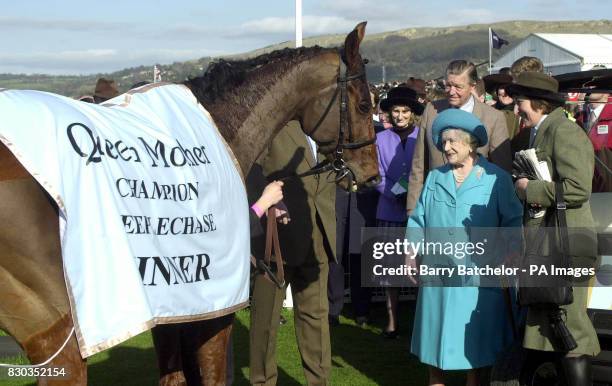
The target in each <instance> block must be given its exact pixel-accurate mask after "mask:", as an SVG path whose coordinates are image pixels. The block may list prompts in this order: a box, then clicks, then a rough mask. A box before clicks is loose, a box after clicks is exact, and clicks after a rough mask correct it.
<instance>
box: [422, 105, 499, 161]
mask: <svg viewBox="0 0 612 386" xmlns="http://www.w3.org/2000/svg"><path fill="white" fill-rule="evenodd" d="M446 129H459V130H463V131H465V132H468V133H470V134H472V135H473V136H474V137H475V138H476V140H477V141H478V147H481V146H484V145H486V144H487V142H488V135H487V130H486V129H485V127H484V125H483V124H482V122H480V119H478V118H477V117H476V116H475V115H474V114H470V113H468V112H467V111H463V110H461V109H452V108H451V109H446V110H444V111H442V112H441V113H440V114H438V116H437V117H436V119H434V121H433V125H432V129H431V137H432V139H433V142H434V144H435V145H436V147H437V148H438V150H440V151H444V148H443V146H442V132H443V131H444V130H446Z"/></svg>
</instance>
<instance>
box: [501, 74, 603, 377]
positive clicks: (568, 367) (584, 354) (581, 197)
mask: <svg viewBox="0 0 612 386" xmlns="http://www.w3.org/2000/svg"><path fill="white" fill-rule="evenodd" d="M558 89H559V85H558V83H557V81H556V80H555V79H554V78H552V77H550V76H548V75H545V74H542V73H536V72H525V73H522V74H520V75H519V76H518V78H517V79H516V80H515V83H514V84H512V85H510V86H509V87H508V91H509V92H510V94H511V95H513V97H514V98H515V101H518V102H517V103H518V106H519V111H520V115H521V118H522V119H523V121H524V122H525V127H526V128H530V129H531V137H530V146H529V147H530V148H535V149H536V153H537V154H538V158H539V159H540V160H544V159H545V160H546V161H547V163H548V166H549V170H550V171H551V176H552V179H553V182H546V181H534V180H527V179H526V178H521V179H518V180H517V181H516V183H515V188H516V192H517V195H518V196H519V198H521V199H522V200H523V201H525V203H526V206H527V207H530V206H531V207H533V208H536V209H537V208H540V207H541V208H544V209H547V208H549V207H553V206H554V205H555V184H554V181H557V182H561V183H562V185H563V200H564V201H565V202H566V205H567V207H568V208H567V210H566V217H567V226H568V228H569V229H572V228H581V230H582V235H585V234H586V236H587V238H586V240H588V241H587V242H585V239H584V238H580V240H577V239H576V238H575V237H570V239H569V255H570V256H571V259H572V264H573V265H574V266H577V267H594V266H595V262H596V259H597V237H596V236H597V235H596V232H595V228H594V221H593V217H592V215H591V207H590V203H589V198H590V196H591V179H592V176H593V166H594V157H593V148H592V146H591V144H590V142H589V139H588V137H587V135H586V134H585V132H584V131H583V130H582V129H581V128H580V127H579V126H578V125H576V124H575V123H574V122H571V121H570V120H569V119H567V117H566V116H565V114H564V113H563V109H562V107H560V106H561V105H562V104H563V96H561V95H560V94H559V93H558ZM542 220H543V217H541V218H530V216H529V214H528V211H526V215H525V221H524V224H525V226H526V227H535V226H539V225H540V223H541V221H542ZM585 230H586V232H585ZM579 280H582V282H575V283H576V285H575V286H574V301H573V303H572V304H570V305H568V306H563V307H561V308H563V309H565V311H566V313H567V319H566V324H567V327H568V329H569V331H570V332H571V334H572V335H573V337H574V339H575V340H576V343H577V344H578V346H577V347H576V348H575V349H574V350H572V351H570V352H563V350H562V349H560V348H559V345H558V343H557V342H558V340H557V338H556V337H555V335H554V332H553V331H552V329H551V326H550V322H549V320H548V311H544V310H542V309H537V308H529V310H528V313H527V325H526V329H525V337H524V340H523V346H524V347H525V348H527V349H531V350H540V351H554V352H558V353H559V356H558V360H557V372H558V373H560V376H561V377H563V378H565V383H564V384H565V385H572V386H573V385H581V386H582V385H585V386H586V385H591V384H592V380H591V371H590V358H591V357H592V356H595V355H597V354H598V353H599V351H600V348H599V342H598V340H597V335H596V333H595V329H594V328H593V325H592V323H591V321H590V320H589V318H588V316H587V312H586V309H587V296H588V287H587V286H586V282H588V278H583V279H578V281H579Z"/></svg>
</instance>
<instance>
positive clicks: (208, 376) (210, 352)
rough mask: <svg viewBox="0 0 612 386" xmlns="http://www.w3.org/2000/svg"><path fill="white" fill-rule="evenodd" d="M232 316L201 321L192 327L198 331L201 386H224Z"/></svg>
mask: <svg viewBox="0 0 612 386" xmlns="http://www.w3.org/2000/svg"><path fill="white" fill-rule="evenodd" d="M233 322H234V314H229V315H226V316H222V317H220V318H215V319H210V320H202V321H200V322H197V323H196V324H194V325H193V327H195V328H197V329H198V331H197V333H196V334H195V335H196V336H197V337H198V341H197V343H198V346H199V347H198V349H197V356H198V363H199V366H200V373H201V376H202V386H224V385H225V383H226V379H227V374H226V369H227V349H228V343H229V341H230V334H231V332H232V324H233Z"/></svg>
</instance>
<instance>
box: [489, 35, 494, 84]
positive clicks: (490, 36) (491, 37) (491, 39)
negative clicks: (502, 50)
mask: <svg viewBox="0 0 612 386" xmlns="http://www.w3.org/2000/svg"><path fill="white" fill-rule="evenodd" d="M492 41H493V36H492V34H491V27H489V75H491V43H492Z"/></svg>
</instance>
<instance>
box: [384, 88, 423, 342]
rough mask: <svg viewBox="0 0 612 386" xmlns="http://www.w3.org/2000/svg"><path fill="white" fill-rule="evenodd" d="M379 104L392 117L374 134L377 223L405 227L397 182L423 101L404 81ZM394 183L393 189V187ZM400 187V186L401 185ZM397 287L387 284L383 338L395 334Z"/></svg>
mask: <svg viewBox="0 0 612 386" xmlns="http://www.w3.org/2000/svg"><path fill="white" fill-rule="evenodd" d="M380 107H381V109H382V110H383V111H385V112H387V113H388V114H389V116H390V117H391V122H392V123H393V127H392V128H391V129H388V130H385V131H381V132H379V133H377V134H376V145H377V147H378V165H379V175H380V177H381V182H380V184H379V185H378V186H377V189H378V191H379V192H380V198H379V200H378V206H377V208H376V221H377V226H378V227H382V228H404V227H405V226H406V220H407V216H406V209H405V208H406V189H405V188H404V189H403V193H401V192H398V190H397V188H398V187H397V186H396V185H398V184H399V185H403V186H406V185H407V182H408V175H409V174H410V167H411V165H412V155H413V152H414V146H415V143H416V138H417V135H418V133H419V126H418V123H419V117H420V116H421V114H422V113H423V108H424V107H423V105H422V104H421V103H420V102H419V101H418V95H417V93H416V91H414V90H413V89H411V88H408V87H406V86H405V85H402V86H399V87H396V88H393V89H391V90H390V91H389V93H388V94H387V98H386V99H383V100H382V101H381V102H380ZM394 187H395V189H394ZM400 190H402V189H400ZM398 299H399V288H392V287H388V288H386V300H387V326H386V327H385V329H384V330H383V336H384V337H385V338H390V339H394V338H396V337H397V335H398V333H397V306H398Z"/></svg>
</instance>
